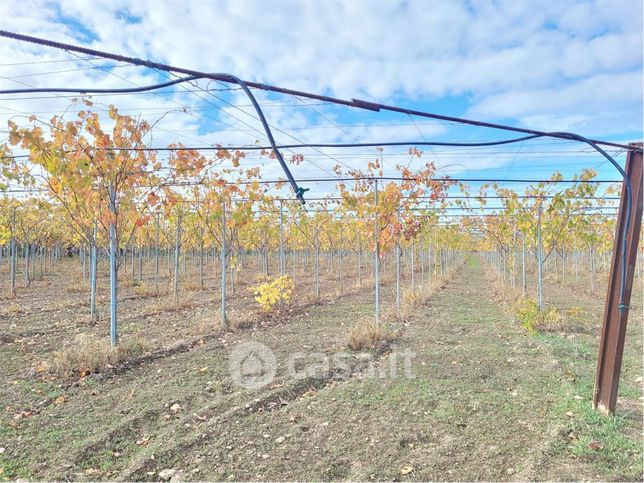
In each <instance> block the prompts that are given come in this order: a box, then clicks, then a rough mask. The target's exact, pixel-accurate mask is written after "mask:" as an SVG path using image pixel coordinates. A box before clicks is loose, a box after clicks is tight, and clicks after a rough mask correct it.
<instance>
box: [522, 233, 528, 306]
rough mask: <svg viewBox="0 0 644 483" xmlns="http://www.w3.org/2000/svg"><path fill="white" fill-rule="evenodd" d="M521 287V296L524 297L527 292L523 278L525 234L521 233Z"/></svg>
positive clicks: (524, 278) (524, 277)
mask: <svg viewBox="0 0 644 483" xmlns="http://www.w3.org/2000/svg"><path fill="white" fill-rule="evenodd" d="M521 287H522V289H523V296H524V297H525V296H526V294H527V292H528V285H527V279H526V276H525V233H521Z"/></svg>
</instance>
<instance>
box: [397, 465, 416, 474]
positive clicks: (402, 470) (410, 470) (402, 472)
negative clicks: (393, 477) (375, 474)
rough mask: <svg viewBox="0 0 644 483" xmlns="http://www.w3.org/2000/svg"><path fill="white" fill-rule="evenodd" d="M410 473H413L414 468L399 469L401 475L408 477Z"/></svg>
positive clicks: (404, 467)
mask: <svg viewBox="0 0 644 483" xmlns="http://www.w3.org/2000/svg"><path fill="white" fill-rule="evenodd" d="M412 471H414V468H412V467H411V466H403V467H401V468H400V474H401V475H408V474H409V473H411V472H412Z"/></svg>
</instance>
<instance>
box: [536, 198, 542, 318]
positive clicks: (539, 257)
mask: <svg viewBox="0 0 644 483" xmlns="http://www.w3.org/2000/svg"><path fill="white" fill-rule="evenodd" d="M541 243H542V240H541V201H539V211H538V212H537V303H538V306H539V311H541V310H543V260H542V257H543V252H542V247H541Z"/></svg>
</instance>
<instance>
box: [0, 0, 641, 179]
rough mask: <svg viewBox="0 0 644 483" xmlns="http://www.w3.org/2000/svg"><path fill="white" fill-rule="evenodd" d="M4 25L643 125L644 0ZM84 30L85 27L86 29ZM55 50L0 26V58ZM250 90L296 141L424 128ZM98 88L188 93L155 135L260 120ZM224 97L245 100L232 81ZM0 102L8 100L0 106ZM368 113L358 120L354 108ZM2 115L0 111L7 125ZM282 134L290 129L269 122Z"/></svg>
mask: <svg viewBox="0 0 644 483" xmlns="http://www.w3.org/2000/svg"><path fill="white" fill-rule="evenodd" d="M78 25H82V26H83V27H82V29H79V28H78V27H77V26H78ZM0 28H3V29H7V30H12V31H19V32H22V33H26V34H31V35H35V36H40V37H46V38H50V39H53V40H59V41H63V42H69V43H73V44H88V45H89V46H91V47H93V48H97V49H100V50H106V51H112V52H118V53H123V54H127V55H133V56H136V57H141V58H151V59H154V60H159V61H164V62H167V63H170V64H174V65H178V66H184V67H188V68H194V69H200V70H205V71H210V72H213V71H214V72H230V73H234V74H236V75H238V76H240V77H242V78H245V79H249V80H256V81H262V82H267V83H272V84H277V85H284V86H287V87H291V88H295V89H301V90H311V91H316V92H324V93H328V94H331V95H336V96H340V97H345V98H351V97H357V98H364V99H374V100H382V101H387V102H402V103H404V104H406V105H411V106H413V105H414V104H416V105H418V103H432V102H434V101H439V100H441V99H442V98H444V97H445V96H455V97H457V98H459V99H460V100H461V101H462V102H460V103H459V105H458V107H457V112H449V113H448V114H459V113H462V112H463V111H466V114H469V115H472V116H477V117H480V118H485V119H489V120H495V119H504V120H508V119H509V120H510V122H515V123H520V124H524V125H529V126H532V127H537V128H539V127H541V128H544V129H573V130H578V131H580V132H581V133H582V134H593V135H596V136H602V135H621V134H624V133H631V132H633V131H640V130H641V128H642V44H643V39H642V4H641V2H640V1H638V0H632V1H630V0H616V1H608V0H604V1H583V2H581V1H566V2H555V1H549V0H544V1H529V0H523V1H515V0H501V1H494V2H493V1H483V0H481V1H475V2H465V1H463V2H456V1H453V2H452V1H431V2H430V1H378V2H367V1H351V2H342V1H335V2H331V1H311V0H309V1H295V0H290V1H275V0H272V1H260V0H255V1H227V2H224V1H211V2H205V1H200V2H185V1H166V2H160V1H157V0H138V1H136V2H132V1H131V0H128V1H126V0H95V1H92V2H91V3H90V2H88V1H87V0H60V1H59V2H50V1H45V0H9V1H6V2H3V3H2V4H0ZM87 33H90V34H91V35H92V36H93V37H94V38H95V40H92V41H89V40H88V37H87ZM65 58H66V59H69V58H70V56H69V55H67V54H65V53H63V52H60V51H55V50H52V49H47V48H41V47H38V46H33V45H29V44H25V43H19V42H15V41H11V40H6V39H1V40H0V64H9V63H19V62H30V61H31V62H33V61H42V60H53V59H65ZM99 64H100V62H99ZM73 67H80V68H86V67H88V64H87V63H86V62H82V61H80V62H78V63H71V64H70V63H61V64H32V65H15V66H10V67H9V66H7V67H0V86H2V87H3V88H5V87H6V88H9V87H10V86H11V87H15V86H18V85H19V84H18V83H16V82H12V81H9V80H4V78H3V77H2V76H5V77H12V76H13V77H15V76H19V75H26V74H35V73H42V72H52V71H58V70H65V69H67V68H73ZM114 73H115V74H118V75H120V76H122V77H125V78H126V79H127V81H130V82H133V83H135V84H137V85H143V84H149V83H153V82H156V81H157V80H158V78H155V77H154V76H153V75H151V74H150V73H145V72H144V71H142V70H140V69H137V68H130V67H127V68H119V69H116V70H114ZM15 80H17V81H19V82H24V83H27V84H30V85H35V86H43V85H61V86H69V85H88V84H89V85H95V86H99V87H116V86H119V87H123V86H127V85H128V82H127V81H125V80H123V79H121V78H118V77H115V76H113V75H106V74H105V73H103V72H100V71H93V70H78V71H75V72H59V73H55V74H51V75H50V76H33V77H20V78H16V79H15ZM201 85H202V86H206V85H207V83H206V82H202V83H201ZM177 90H180V89H179V88H178V89H177ZM201 95H202V96H207V95H206V94H201ZM221 96H225V94H221ZM259 98H260V99H261V100H262V103H263V104H268V105H267V107H266V113H267V117H268V118H269V121H270V122H271V124H272V125H274V126H276V127H278V128H279V129H282V130H285V131H287V132H288V133H290V134H291V135H292V136H295V137H297V138H298V139H301V140H303V141H329V142H333V141H353V140H354V139H359V140H361V141H373V140H381V141H386V140H396V139H398V140H399V139H401V138H402V139H417V138H418V137H419V133H418V130H417V128H416V127H414V126H390V127H384V126H372V127H366V126H363V125H364V124H369V123H374V122H377V119H381V118H379V117H377V116H376V115H371V114H369V113H368V112H365V113H362V112H358V113H357V114H356V113H351V114H350V115H351V116H352V117H351V118H350V120H349V118H348V117H344V116H343V115H340V114H338V113H337V111H335V110H333V111H331V110H329V109H327V108H325V107H324V106H322V107H319V108H318V109H319V110H320V111H321V112H322V113H323V114H324V115H325V116H327V117H329V118H330V119H332V120H333V121H334V122H336V123H338V124H346V123H351V124H352V127H348V128H346V129H345V131H347V132H348V133H349V134H348V135H347V134H343V133H342V132H340V131H335V130H331V129H328V130H323V131H322V130H319V129H318V130H316V129H310V130H306V129H299V128H302V127H305V128H306V127H314V128H316V127H320V126H327V127H328V126H329V124H328V122H327V121H326V120H325V119H323V118H320V117H319V116H318V115H316V114H315V113H313V112H310V111H308V110H306V109H302V108H299V107H296V106H293V105H284V104H282V105H279V104H276V105H271V102H275V101H276V99H275V97H271V96H267V95H262V94H260V95H259ZM100 99H101V101H102V102H104V103H108V102H114V103H116V104H117V105H119V106H122V107H124V108H128V109H130V110H129V111H128V113H136V112H137V109H138V110H140V111H141V112H142V113H143V115H144V116H146V117H148V116H149V117H150V118H154V115H155V114H156V113H161V112H162V111H163V109H168V110H169V109H176V108H177V107H178V105H181V106H188V107H191V106H194V107H195V108H196V109H194V110H189V114H172V115H170V116H168V117H167V118H165V119H164V120H163V121H162V122H161V123H160V125H159V127H161V128H162V129H165V130H166V131H158V132H157V133H156V134H155V143H158V144H161V143H168V142H172V141H182V142H184V144H189V143H191V142H196V141H197V140H200V141H202V142H205V143H207V144H210V143H213V142H220V143H223V144H228V143H230V144H247V143H252V142H254V141H255V140H256V139H264V137H263V135H262V134H261V131H262V129H261V126H260V124H259V123H258V121H257V120H256V119H253V118H252V117H251V116H249V115H247V114H244V113H243V112H240V111H239V110H238V109H231V108H227V107H226V106H225V105H224V104H223V103H222V102H221V101H218V100H216V99H214V98H212V97H207V99H208V102H205V101H203V100H201V99H199V98H196V97H195V96H194V95H191V94H190V93H177V94H175V95H174V96H172V98H171V99H163V98H160V97H158V96H154V95H145V96H143V95H139V96H128V97H127V98H124V97H117V96H114V97H101V98H100ZM282 100H284V99H282ZM232 101H233V102H235V103H238V104H248V101H247V100H246V99H245V98H243V96H241V95H235V96H234V97H233V98H232ZM292 103H293V104H294V103H295V102H292ZM66 104H67V101H64V100H55V99H53V100H52V99H47V100H40V101H38V100H20V101H10V100H6V99H2V98H0V106H5V107H7V108H9V110H10V109H18V110H22V111H26V112H33V111H38V112H40V111H56V110H62V109H64V108H65V107H66ZM212 104H215V105H216V106H220V107H221V108H222V109H221V110H219V111H218V110H217V109H216V107H215V106H213V105H212ZM425 105H427V104H425ZM430 105H431V104H430ZM443 105H444V104H441V106H443ZM464 106H465V107H464ZM153 108H157V110H154V109H153ZM243 109H244V110H246V111H252V110H251V109H250V107H244V108H243ZM0 112H3V113H4V112H8V110H5V109H3V108H2V107H0ZM362 114H364V119H363V120H361V119H358V120H356V117H359V116H361V115H362ZM230 115H233V116H235V117H237V118H238V119H233V118H231V117H230ZM43 116H44V115H43ZM369 116H370V117H369ZM7 117H8V116H7V115H2V116H0V121H1V122H2V124H4V121H6V118H7ZM212 118H216V119H218V120H219V121H220V122H216V121H214V120H213V119H212ZM240 120H243V122H244V123H247V124H250V126H251V127H249V126H247V125H245V124H243V123H242V122H240ZM404 121H408V120H407V119H404ZM384 122H385V123H386V122H387V121H384ZM361 124H363V125H361ZM231 125H232V127H231ZM234 128H241V129H242V130H241V131H239V132H235V131H233V129H234ZM256 130H259V131H260V133H258V132H256ZM422 130H423V134H424V135H426V136H440V135H441V134H444V133H446V132H448V131H447V130H446V128H444V127H440V126H434V127H427V126H425V127H423V128H422ZM276 137H277V138H278V140H279V141H281V142H289V140H290V141H292V138H289V137H288V136H286V135H284V134H282V133H279V132H277V134H276ZM321 162H324V164H325V166H327V167H328V166H330V165H331V164H333V163H332V161H331V160H328V159H327V160H326V161H321Z"/></svg>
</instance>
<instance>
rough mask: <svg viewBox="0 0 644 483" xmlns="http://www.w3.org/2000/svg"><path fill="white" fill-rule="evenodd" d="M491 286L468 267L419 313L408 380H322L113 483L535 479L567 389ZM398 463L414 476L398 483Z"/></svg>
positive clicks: (404, 343) (407, 337) (409, 343)
mask: <svg viewBox="0 0 644 483" xmlns="http://www.w3.org/2000/svg"><path fill="white" fill-rule="evenodd" d="M489 286H490V281H489V280H487V279H486V278H485V276H484V274H483V271H482V269H481V267H480V266H478V265H468V266H467V267H466V269H465V270H463V271H462V272H461V273H460V274H459V275H457V276H456V278H455V279H454V281H453V282H452V283H449V284H447V285H446V286H445V287H444V288H443V290H442V291H440V292H439V293H437V294H435V295H434V296H433V297H432V299H431V300H430V305H429V307H425V308H423V309H421V310H420V311H417V313H416V314H415V316H414V317H413V318H412V320H411V322H410V324H409V327H408V328H407V329H406V332H405V334H404V336H403V338H402V339H401V340H400V341H399V344H400V348H410V349H412V350H413V351H414V352H415V353H416V359H415V364H414V372H415V373H416V378H415V379H408V380H406V379H403V378H392V379H384V380H379V379H375V380H374V379H373V378H352V379H349V380H347V381H331V380H330V381H326V383H325V384H324V385H323V386H322V387H320V388H318V389H317V390H316V391H314V392H312V393H302V394H296V397H295V398H293V399H292V400H290V401H289V403H288V404H287V405H285V406H284V407H283V408H282V407H280V410H277V411H265V412H262V413H254V414H252V415H250V414H245V416H246V417H241V415H240V414H238V413H231V414H230V417H227V418H224V419H221V420H217V424H216V428H212V430H211V431H208V432H206V433H201V434H199V435H196V436H194V435H193V437H191V438H188V439H187V440H186V441H184V442H180V443H178V444H177V446H176V451H175V450H173V449H171V450H170V451H169V453H165V454H164V457H163V458H160V460H159V461H157V463H155V464H154V465H151V466H147V467H146V468H145V470H144V469H143V468H140V469H135V471H134V472H125V473H122V474H121V476H122V477H125V478H129V477H131V476H132V475H134V476H135V477H136V478H148V479H149V478H153V476H151V475H147V473H146V472H145V471H151V470H153V469H154V470H159V469H163V467H166V468H179V469H181V470H183V471H184V473H183V474H182V477H183V478H184V479H191V478H193V479H201V480H202V479H226V478H230V479H242V480H256V479H262V480H283V479H285V478H288V479H296V480H299V479H302V480H310V479H349V480H368V479H379V480H381V479H409V478H411V479H414V480H419V479H420V480H427V479H439V480H440V479H443V480H444V479H450V480H473V479H491V480H508V479H509V480H513V479H517V478H519V479H529V478H534V477H538V476H537V474H538V471H539V461H540V458H541V456H542V455H543V454H544V451H546V449H547V448H548V447H549V446H550V444H551V441H552V440H553V438H556V437H557V436H558V427H557V422H556V421H555V422H552V421H551V420H550V419H549V418H548V417H547V413H548V409H549V407H550V405H551V404H552V403H553V402H554V401H555V397H556V396H555V394H554V392H555V391H556V389H557V388H558V387H559V386H560V385H561V384H564V383H565V381H564V378H563V377H562V375H561V374H559V372H560V371H559V370H558V369H556V368H555V367H556V366H555V365H554V364H555V363H556V361H555V360H554V358H553V357H552V354H551V353H550V351H549V349H548V347H546V346H545V345H543V344H541V343H539V342H538V341H536V340H535V339H534V338H531V337H529V336H527V335H526V333H525V332H524V331H523V330H522V329H521V328H519V327H517V326H516V325H514V324H513V323H512V321H511V319H510V317H509V316H506V315H504V314H503V311H502V309H501V308H500V307H499V305H498V303H496V302H495V301H493V300H492V299H491V295H490V294H489V293H487V290H488V287H489ZM305 395H306V396H307V397H304V396H305ZM303 428H308V429H307V431H303ZM401 467H408V468H412V470H411V472H409V473H408V476H403V475H401V470H400V469H401ZM195 469H198V470H199V472H198V473H192V471H193V470H195Z"/></svg>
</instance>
